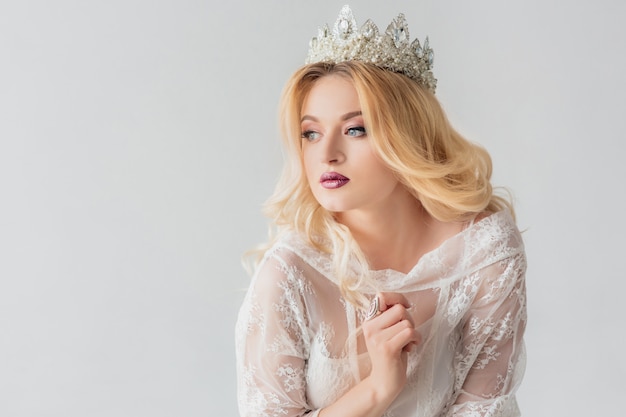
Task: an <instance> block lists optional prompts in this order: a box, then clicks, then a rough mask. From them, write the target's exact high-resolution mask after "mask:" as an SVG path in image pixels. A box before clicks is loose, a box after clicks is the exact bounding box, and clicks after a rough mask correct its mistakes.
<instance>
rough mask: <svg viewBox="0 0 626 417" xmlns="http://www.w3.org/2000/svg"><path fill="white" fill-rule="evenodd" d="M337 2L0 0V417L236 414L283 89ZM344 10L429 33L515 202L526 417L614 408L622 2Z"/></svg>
mask: <svg viewBox="0 0 626 417" xmlns="http://www.w3.org/2000/svg"><path fill="white" fill-rule="evenodd" d="M343 3H344V1H330V0H323V1H315V2H313V1H252V0H246V1H233V2H214V1H199V0H198V1H191V0H179V1H173V0H172V1H164V0H159V1H148V0H126V1H121V0H110V1H71V0H58V1H54V2H51V1H43V0H40V1H29V0H25V1H13V2H10V1H1V2H0V415H2V416H64V417H68V416H116V417H118V416H151V417H158V416H208V415H212V416H235V415H236V414H237V411H236V399H235V369H234V352H233V349H234V342H233V326H234V322H235V318H236V312H237V309H238V306H239V303H240V302H241V299H242V297H243V294H244V289H245V287H246V284H247V282H248V277H247V276H246V274H245V272H244V271H243V269H242V268H241V265H240V255H241V253H242V252H243V251H245V250H246V249H248V248H250V247H251V246H253V245H254V244H256V243H258V242H260V241H262V240H263V239H264V238H265V232H266V223H265V220H264V219H263V217H262V216H261V214H260V204H261V203H262V202H263V200H264V199H265V198H266V197H267V196H268V195H269V194H270V192H271V190H272V188H273V184H274V181H275V180H276V177H277V175H278V172H279V167H280V164H281V154H280V149H279V146H278V139H277V134H276V127H275V126H276V105H277V100H278V96H279V93H280V90H281V88H282V86H283V83H284V82H285V81H286V79H287V77H288V76H289V74H290V73H291V72H292V71H293V70H295V69H296V68H297V67H298V66H299V65H300V64H301V63H302V62H303V60H304V56H305V53H306V46H307V44H308V41H309V39H310V37H311V36H313V35H314V34H315V33H316V29H317V27H318V26H319V25H321V24H322V23H324V22H329V23H333V22H334V20H335V18H336V15H337V13H338V11H339V9H340V8H341V6H342V4H343ZM351 4H352V6H353V9H354V10H355V14H356V18H357V21H358V22H359V24H361V23H363V22H364V21H365V19H366V18H368V17H372V18H373V19H374V21H375V22H376V23H377V24H378V25H379V27H381V29H384V28H385V27H386V25H387V24H388V22H389V21H390V20H391V19H392V18H393V17H395V15H396V14H397V13H398V12H401V11H402V12H404V13H405V14H406V17H407V20H408V22H409V25H410V32H411V37H412V38H413V37H415V36H419V37H420V38H423V37H424V36H425V35H426V34H428V35H429V36H430V39H431V45H432V46H433V47H434V49H435V54H436V58H435V73H436V76H437V78H438V79H439V88H438V93H437V94H438V96H439V98H440V100H441V101H442V103H443V105H444V107H445V108H446V110H447V112H448V115H449V117H450V119H451V121H452V123H453V124H454V125H455V126H456V127H457V128H458V130H460V131H461V132H462V133H463V134H465V135H466V136H467V137H468V138H470V139H471V140H474V141H477V142H479V143H481V144H483V145H484V146H485V147H487V149H488V150H489V151H490V152H491V154H492V156H493V159H494V169H495V173H494V182H495V183H496V184H498V185H506V186H508V187H510V188H511V189H512V190H513V192H514V194H515V197H516V203H517V208H518V220H519V225H520V227H521V228H523V229H525V230H526V232H525V239H526V244H527V250H528V256H529V262H530V267H529V271H528V293H529V312H530V321H529V328H528V333H527V347H528V354H529V362H528V370H527V375H526V378H525V381H524V385H523V387H522V389H521V391H520V393H519V400H520V404H521V407H522V410H523V412H524V415H526V416H587V415H617V414H618V411H617V410H618V406H617V403H618V400H619V399H621V397H622V395H623V392H624V391H626V382H624V381H625V379H624V375H625V374H626V372H625V371H626V362H625V360H624V358H625V357H626V355H624V354H623V352H624V349H625V348H626V343H625V336H624V324H623V320H624V318H625V314H624V301H623V300H622V299H623V295H624V279H625V278H626V274H625V273H624V269H623V261H622V260H623V256H624V254H623V253H624V248H625V245H624V242H623V236H624V235H625V234H626V226H625V220H624V209H626V205H625V203H624V185H623V183H624V179H625V175H624V163H623V161H624V158H623V153H624V149H625V146H624V139H625V138H624V131H625V130H626V129H625V127H626V126H625V117H624V114H625V113H626V105H625V100H624V93H625V88H624V87H625V82H624V76H623V74H624V73H625V72H626V60H625V58H624V53H623V52H624V50H626V26H624V24H623V22H624V21H625V19H626V3H624V2H621V1H618V0H615V1H610V0H603V1H594V2H592V1H578V2H572V1H565V0H555V1H540V0H527V1H524V2H513V1H499V0H484V1H464V0H450V1H411V2H402V1H385V2H381V1H373V0H372V1H367V2H365V1H354V2H352V3H351Z"/></svg>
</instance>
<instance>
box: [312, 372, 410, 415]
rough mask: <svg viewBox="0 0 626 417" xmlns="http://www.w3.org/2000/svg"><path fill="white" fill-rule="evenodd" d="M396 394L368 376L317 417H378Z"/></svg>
mask: <svg viewBox="0 0 626 417" xmlns="http://www.w3.org/2000/svg"><path fill="white" fill-rule="evenodd" d="M398 394H399V393H398V392H388V391H387V390H386V389H385V387H382V386H379V385H377V384H376V381H374V380H373V379H372V377H371V376H369V377H367V378H365V379H364V380H362V381H361V382H360V383H359V384H357V385H355V386H354V387H353V388H352V389H351V390H349V391H348V392H346V393H345V394H344V395H343V396H341V397H340V398H339V399H338V400H337V401H335V402H334V403H333V404H331V405H329V406H328V407H325V408H324V409H322V410H321V411H320V413H319V417H380V416H382V415H383V413H384V412H385V410H386V409H387V408H388V407H389V405H390V404H391V403H392V402H393V400H394V399H395V398H396V396H397V395H398Z"/></svg>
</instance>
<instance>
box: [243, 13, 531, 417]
mask: <svg viewBox="0 0 626 417" xmlns="http://www.w3.org/2000/svg"><path fill="white" fill-rule="evenodd" d="M404 25H405V23H404V20H403V17H402V16H399V18H398V19H397V20H395V21H394V22H392V24H391V25H390V26H389V28H388V29H387V31H386V33H385V34H382V35H380V34H378V31H377V28H376V27H375V26H373V25H372V24H371V23H370V22H369V21H368V22H367V23H366V24H365V25H364V26H363V28H361V29H360V30H356V25H355V22H354V19H353V18H352V13H351V12H350V10H349V9H347V8H344V10H342V13H341V14H340V17H339V19H338V21H337V23H336V25H335V29H334V31H333V32H332V33H331V32H330V31H329V30H328V29H323V30H322V31H321V32H320V37H318V38H316V39H314V41H313V42H312V45H311V51H310V53H309V62H310V63H309V64H307V65H305V66H304V67H302V68H301V69H299V70H298V71H297V72H296V73H295V74H294V75H293V76H292V78H291V79H290V80H289V82H288V84H287V86H286V88H285V90H284V94H283V97H282V105H281V117H282V129H283V137H284V139H285V147H286V149H287V152H288V160H287V163H286V165H285V169H284V172H283V174H282V177H281V179H280V182H279V184H278V186H277V188H276V191H275V193H274V195H273V196H272V197H271V199H270V200H269V202H268V204H267V212H268V214H269V215H270V216H271V218H272V219H273V224H274V226H275V229H276V233H275V236H274V238H273V239H271V241H270V242H269V244H268V246H267V249H266V250H264V251H263V254H262V257H261V259H260V261H259V262H258V264H257V266H256V270H255V274H254V277H253V280H252V283H251V286H250V289H249V291H248V294H247V296H246V299H245V301H244V303H243V305H242V307H241V311H240V315H239V319H238V323H237V366H238V389H239V407H240V412H241V415H242V416H287V417H289V416H304V415H307V416H323V417H333V416H340V417H350V416H355V417H356V416H359V417H365V416H372V417H380V416H398V417H406V416H468V417H469V416H472V417H473V416H516V415H519V411H518V407H517V404H516V401H515V391H516V389H517V387H518V385H519V383H520V380H521V377H522V374H523V369H524V358H525V356H524V348H523V340H522V335H523V332H524V327H525V323H526V308H525V305H526V300H525V287H524V274H525V269H526V258H525V254H524V248H523V243H522V239H521V237H520V234H519V232H518V230H517V228H516V226H515V222H514V219H513V216H512V207H511V206H510V204H509V203H508V202H507V200H505V199H503V198H501V197H498V196H496V195H494V193H493V190H492V187H491V184H490V176H491V161H490V158H489V156H488V154H487V153H486V152H485V151H484V150H483V149H482V148H480V147H478V146H476V145H474V144H472V143H470V142H468V141H467V140H465V139H464V138H462V137H461V136H460V135H459V134H458V133H456V132H455V131H454V130H453V129H452V127H451V126H450V125H449V123H448V121H447V120H446V117H445V115H444V113H443V111H442V109H441V107H440V105H439V103H438V101H437V99H436V98H435V96H434V94H433V93H434V88H435V80H434V78H433V77H432V72H431V66H432V51H431V50H430V49H429V48H428V46H427V45H424V46H423V47H422V46H421V45H419V48H418V44H417V43H416V42H414V43H413V44H409V43H408V40H407V39H405V38H404V37H403V35H402V33H403V31H406V27H405V26H404ZM372 31H373V33H372ZM368 48H369V49H368ZM311 57H313V58H311ZM384 57H391V58H390V59H387V58H384Z"/></svg>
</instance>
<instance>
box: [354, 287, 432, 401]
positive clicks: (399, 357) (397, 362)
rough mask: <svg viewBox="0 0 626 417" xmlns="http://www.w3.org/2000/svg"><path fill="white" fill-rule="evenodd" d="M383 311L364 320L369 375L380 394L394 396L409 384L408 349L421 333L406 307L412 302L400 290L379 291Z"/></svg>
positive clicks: (391, 397) (419, 338) (417, 342)
mask: <svg viewBox="0 0 626 417" xmlns="http://www.w3.org/2000/svg"><path fill="white" fill-rule="evenodd" d="M376 297H378V300H379V309H380V312H381V313H380V314H379V315H377V316H376V317H374V318H372V319H371V320H367V321H365V322H364V323H363V335H364V336H365V344H366V346H367V351H368V353H369V356H370V359H371V361H372V372H371V373H370V375H369V377H368V379H370V380H371V381H370V383H371V384H373V387H374V388H375V389H376V391H377V392H378V394H379V395H380V396H381V398H385V399H387V400H389V399H391V400H393V398H395V397H396V396H397V395H398V394H399V393H400V391H402V388H403V387H404V385H405V384H406V368H407V352H409V351H410V350H411V349H412V348H413V347H414V346H416V345H417V344H419V343H420V341H421V336H420V334H419V333H418V332H417V330H415V324H414V323H413V319H412V317H411V315H410V314H409V312H408V311H407V309H408V308H409V307H410V303H409V302H408V301H407V299H406V298H405V297H404V296H403V295H402V294H398V293H378V294H377V295H376Z"/></svg>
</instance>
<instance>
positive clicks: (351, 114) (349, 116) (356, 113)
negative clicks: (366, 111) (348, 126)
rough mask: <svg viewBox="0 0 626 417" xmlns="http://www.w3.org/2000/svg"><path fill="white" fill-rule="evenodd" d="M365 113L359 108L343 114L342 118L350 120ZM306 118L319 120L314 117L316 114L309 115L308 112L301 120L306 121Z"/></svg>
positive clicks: (314, 120)
mask: <svg viewBox="0 0 626 417" xmlns="http://www.w3.org/2000/svg"><path fill="white" fill-rule="evenodd" d="M362 114H363V112H361V110H357V111H351V112H349V113H346V114H344V115H343V116H341V120H342V121H346V120H350V119H352V118H353V117H357V116H361V115H362ZM305 120H311V121H313V122H318V121H319V120H318V119H317V118H316V117H314V116H309V115H307V114H305V115H304V116H302V119H301V120H300V122H304V121H305Z"/></svg>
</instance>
